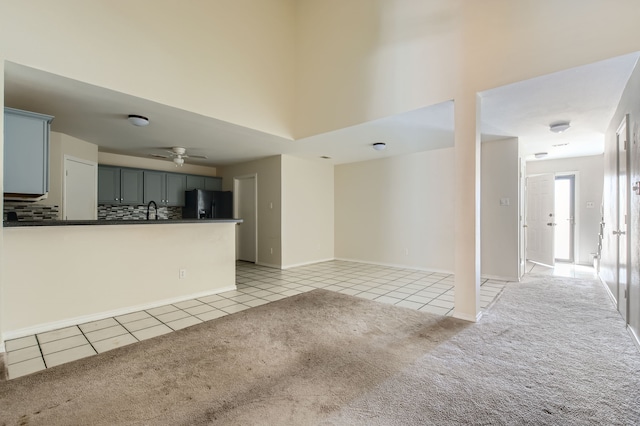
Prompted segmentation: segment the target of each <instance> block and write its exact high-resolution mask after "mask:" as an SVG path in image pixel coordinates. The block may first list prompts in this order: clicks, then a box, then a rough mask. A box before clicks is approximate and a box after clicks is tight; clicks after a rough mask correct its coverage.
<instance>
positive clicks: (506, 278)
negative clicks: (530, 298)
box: [480, 275, 520, 282]
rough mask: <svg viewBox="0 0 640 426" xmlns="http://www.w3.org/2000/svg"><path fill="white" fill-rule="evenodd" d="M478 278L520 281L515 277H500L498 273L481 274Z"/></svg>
mask: <svg viewBox="0 0 640 426" xmlns="http://www.w3.org/2000/svg"><path fill="white" fill-rule="evenodd" d="M480 278H481V279H487V280H498V281H515V282H518V281H520V279H519V278H516V277H502V276H500V275H481V276H480Z"/></svg>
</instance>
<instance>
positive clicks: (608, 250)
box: [600, 66, 640, 342]
mask: <svg viewBox="0 0 640 426" xmlns="http://www.w3.org/2000/svg"><path fill="white" fill-rule="evenodd" d="M638 99H640V67H638V66H636V69H635V70H634V72H633V73H632V75H631V78H630V79H629V82H628V84H627V87H626V88H625V91H624V93H623V95H622V98H621V99H620V104H619V105H618V109H617V110H616V113H615V114H614V116H613V119H612V120H611V124H610V125H609V128H608V130H607V133H606V139H605V154H604V207H605V208H604V222H605V224H606V225H605V230H604V241H603V248H602V249H603V252H602V264H601V269H600V276H601V278H602V279H603V280H604V281H605V282H606V283H607V284H608V286H609V288H610V289H611V291H612V293H613V294H614V295H615V296H616V297H617V289H616V281H617V271H616V250H617V237H616V236H614V235H613V233H612V232H613V231H614V230H615V228H616V205H617V198H616V179H617V175H616V132H617V130H618V127H619V126H620V123H621V122H622V120H623V119H624V116H625V115H626V114H629V122H630V126H629V129H630V135H631V143H630V147H629V150H628V153H629V159H630V167H629V182H630V184H631V186H633V185H634V183H635V182H640V104H639V103H638ZM629 193H630V195H629V197H630V198H629V206H630V211H629V217H628V223H629V228H627V229H626V232H627V234H626V235H627V238H628V241H629V246H630V253H629V255H630V258H629V259H628V263H627V264H628V265H629V268H628V272H629V276H628V282H629V287H628V298H629V301H630V303H629V312H628V321H629V329H630V330H631V331H632V332H633V333H634V334H635V336H636V341H639V340H638V337H639V336H640V268H639V266H638V265H640V237H639V235H640V196H639V195H638V194H637V193H634V192H633V191H632V190H630V191H629ZM622 230H625V229H624V228H623V229H622ZM639 342H640V341H639Z"/></svg>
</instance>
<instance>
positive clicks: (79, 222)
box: [3, 219, 242, 228]
mask: <svg viewBox="0 0 640 426" xmlns="http://www.w3.org/2000/svg"><path fill="white" fill-rule="evenodd" d="M179 223H200V224H211V223H242V219H159V220H34V221H18V222H7V221H4V222H3V226H4V227H5V228H21V227H25V226H78V225H85V226H86V225H174V224H179Z"/></svg>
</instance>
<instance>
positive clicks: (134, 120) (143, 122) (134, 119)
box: [127, 114, 149, 127]
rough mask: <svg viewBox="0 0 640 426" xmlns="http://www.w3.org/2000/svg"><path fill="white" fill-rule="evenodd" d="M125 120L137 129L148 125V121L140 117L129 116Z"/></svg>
mask: <svg viewBox="0 0 640 426" xmlns="http://www.w3.org/2000/svg"><path fill="white" fill-rule="evenodd" d="M127 120H129V123H131V124H133V125H134V126H138V127H144V126H146V125H148V124H149V119H148V118H147V117H145V116H142V115H135V114H129V116H128V117H127Z"/></svg>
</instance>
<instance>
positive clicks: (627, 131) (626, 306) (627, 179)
mask: <svg viewBox="0 0 640 426" xmlns="http://www.w3.org/2000/svg"><path fill="white" fill-rule="evenodd" d="M629 124H630V115H629V114H625V116H624V118H623V119H622V122H621V123H620V125H619V126H618V129H617V130H616V231H622V232H624V235H625V247H623V248H622V249H623V250H624V251H625V254H626V271H625V274H626V278H625V286H624V287H625V288H624V293H623V294H622V296H624V301H622V302H623V303H620V302H621V300H620V299H621V291H620V290H621V288H620V287H621V286H620V271H621V269H622V268H621V264H620V252H621V247H620V235H618V236H617V237H618V238H617V239H616V240H617V242H616V246H617V247H616V287H617V293H618V294H617V304H618V311H619V312H620V314H621V315H622V318H623V319H624V321H625V323H626V324H627V325H628V324H629V309H630V302H629V297H628V289H629V259H631V244H630V241H629V234H630V229H631V224H630V223H629V217H631V203H630V202H629V200H630V199H631V194H630V189H631V176H630V169H631V168H630V160H631V158H630V157H631V156H630V155H629V148H630V147H629V142H630V140H631V129H630V128H629V127H630V126H629ZM623 128H624V138H625V145H624V146H623V147H622V151H623V152H624V153H625V188H624V192H625V197H626V209H625V212H624V214H625V219H626V220H625V223H624V226H622V224H621V223H620V213H621V211H620V193H621V188H620V136H621V134H622V130H623ZM616 231H614V232H616ZM621 306H624V312H623V311H622V310H621V309H620V307H621Z"/></svg>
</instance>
